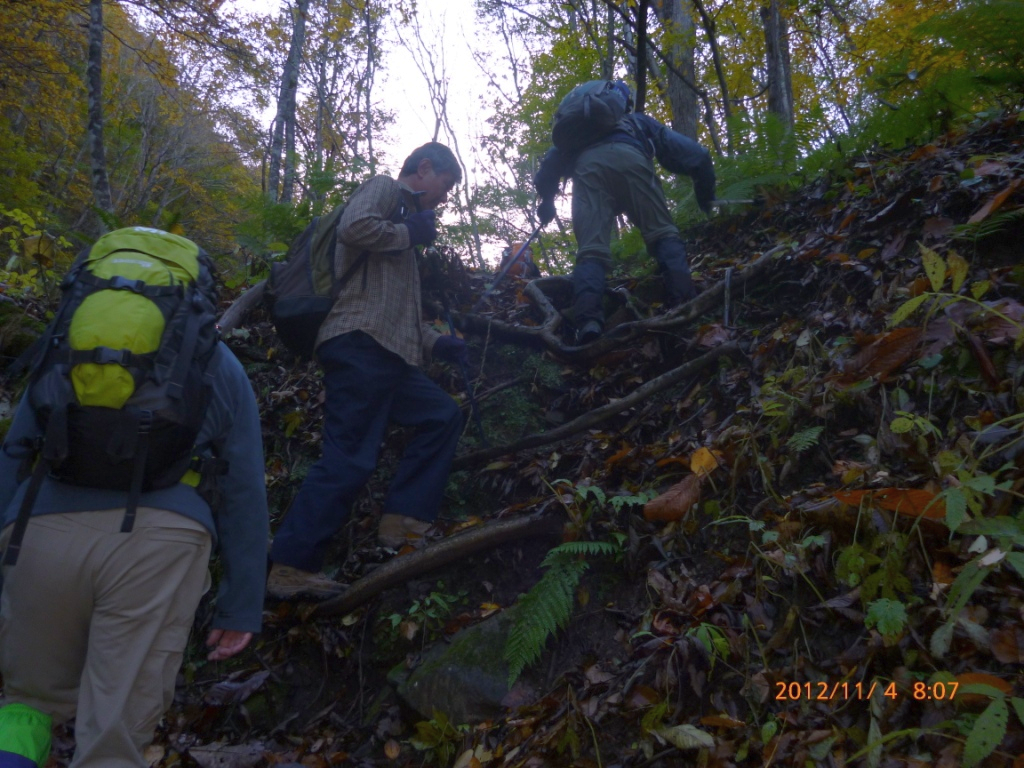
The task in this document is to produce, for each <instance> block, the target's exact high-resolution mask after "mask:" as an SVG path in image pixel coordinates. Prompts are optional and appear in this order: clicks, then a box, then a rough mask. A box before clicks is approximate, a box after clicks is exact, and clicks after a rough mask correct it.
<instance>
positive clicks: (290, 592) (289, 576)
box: [267, 563, 346, 600]
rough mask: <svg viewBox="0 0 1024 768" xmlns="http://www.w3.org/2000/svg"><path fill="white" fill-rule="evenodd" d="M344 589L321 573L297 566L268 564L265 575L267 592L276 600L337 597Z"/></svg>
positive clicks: (341, 585) (339, 583)
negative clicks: (268, 569) (267, 572)
mask: <svg viewBox="0 0 1024 768" xmlns="http://www.w3.org/2000/svg"><path fill="white" fill-rule="evenodd" d="M345 589H346V587H345V585H344V584H342V583H341V582H338V581H334V579H329V578H327V577H326V576H324V575H323V574H322V573H311V572H310V571H300V570H299V569H298V568H292V567H291V566H290V565H281V564H280V563H274V564H273V565H272V566H270V575H269V576H267V594H268V595H270V596H271V597H274V598H277V599H278V600H294V599H296V598H302V597H305V598H311V599H314V600H326V599H327V598H329V597H337V596H338V595H340V594H341V593H342V592H344V591H345Z"/></svg>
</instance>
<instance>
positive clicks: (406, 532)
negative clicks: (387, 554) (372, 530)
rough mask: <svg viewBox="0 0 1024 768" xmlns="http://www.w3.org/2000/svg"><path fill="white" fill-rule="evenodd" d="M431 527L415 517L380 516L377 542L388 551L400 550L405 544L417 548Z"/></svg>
mask: <svg viewBox="0 0 1024 768" xmlns="http://www.w3.org/2000/svg"><path fill="white" fill-rule="evenodd" d="M432 527H433V526H432V525H431V524H430V523H427V522H424V521H423V520H417V519H416V518H415V517H406V516H405V515H381V516H380V527H379V528H378V529H377V541H378V542H379V543H380V545H381V546H383V547H387V548H388V549H401V548H402V547H403V546H404V545H406V544H411V545H413V546H417V544H421V543H422V542H423V540H424V539H425V538H426V537H427V533H428V532H429V531H430V530H431V528H432Z"/></svg>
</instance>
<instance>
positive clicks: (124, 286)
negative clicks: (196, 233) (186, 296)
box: [78, 270, 183, 299]
mask: <svg viewBox="0 0 1024 768" xmlns="http://www.w3.org/2000/svg"><path fill="white" fill-rule="evenodd" d="M78 282H80V283H85V284H86V285H88V286H91V287H93V288H95V289H96V290H98V291H106V290H110V291H131V292H132V293H137V294H139V295H140V296H145V297H146V298H148V299H159V298H163V297H164V296H181V295H182V293H183V289H182V287H181V285H180V284H179V285H150V284H149V283H146V282H144V281H143V280H129V279H128V278H127V277H122V276H121V275H114V276H113V277H109V278H108V277H96V275H94V274H92V273H91V272H89V271H88V270H83V271H82V274H81V275H79V276H78Z"/></svg>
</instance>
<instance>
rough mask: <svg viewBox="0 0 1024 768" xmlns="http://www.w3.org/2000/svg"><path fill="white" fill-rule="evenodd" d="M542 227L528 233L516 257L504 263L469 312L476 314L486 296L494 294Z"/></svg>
mask: <svg viewBox="0 0 1024 768" xmlns="http://www.w3.org/2000/svg"><path fill="white" fill-rule="evenodd" d="M542 226H543V225H542V224H538V225H537V228H536V229H535V230H533V232H531V233H530V236H529V237H528V238H526V242H525V243H523V245H522V247H520V249H519V250H518V251H517V252H516V255H515V256H513V257H512V258H511V259H509V260H508V261H507V262H505V266H504V267H502V268H501V271H500V272H498V276H497V277H495V278H494V282H493V283H491V287H490V288H488V289H487V290H486V291H484V293H483V295H482V296H481V297H480V298H479V299H477V300H476V304H474V305H473V308H472V309H471V310H470V312H476V311H477V310H478V309H480V305H481V304H483V303H484V302H485V301H486V300H487V297H488V296H490V295H491V294H492V293H494V289H495V288H497V287H498V284H499V283H501V281H502V280H504V279H505V275H507V274H508V271H509V270H510V269H511V268H512V265H513V264H515V263H516V262H517V261H519V257H520V256H522V255H523V254H524V253H525V252H526V249H527V248H529V247H530V243H531V242H532V241H533V238H535V237H536V236H537V235H539V234H540V228H541V227H542Z"/></svg>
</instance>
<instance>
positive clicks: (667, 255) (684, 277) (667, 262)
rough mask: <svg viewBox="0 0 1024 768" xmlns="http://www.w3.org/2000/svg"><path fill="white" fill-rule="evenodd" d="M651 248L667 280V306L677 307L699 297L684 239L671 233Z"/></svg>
mask: <svg viewBox="0 0 1024 768" xmlns="http://www.w3.org/2000/svg"><path fill="white" fill-rule="evenodd" d="M651 250H653V251H654V258H655V261H657V262H658V266H659V267H660V268H661V274H662V277H663V278H664V280H665V294H666V298H665V304H666V306H668V307H676V306H678V305H680V304H685V303H686V302H688V301H690V300H692V299H695V298H697V290H696V288H694V287H693V280H692V279H691V278H690V265H689V263H688V262H687V260H686V246H685V245H683V241H682V240H680V239H679V238H678V237H677V236H675V235H671V236H669V237H666V238H663V239H661V240H659V241H658V242H656V243H655V244H654V247H653V248H652V249H651Z"/></svg>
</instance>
